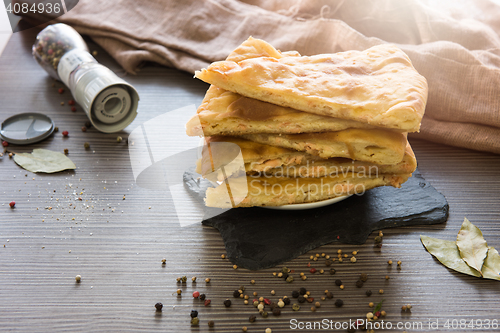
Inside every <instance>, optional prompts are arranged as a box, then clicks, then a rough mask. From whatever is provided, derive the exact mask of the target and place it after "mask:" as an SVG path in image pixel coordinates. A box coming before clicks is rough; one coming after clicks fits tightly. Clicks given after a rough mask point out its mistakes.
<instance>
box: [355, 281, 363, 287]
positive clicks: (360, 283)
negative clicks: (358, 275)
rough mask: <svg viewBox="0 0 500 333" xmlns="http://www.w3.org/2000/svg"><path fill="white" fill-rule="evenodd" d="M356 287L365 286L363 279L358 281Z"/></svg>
mask: <svg viewBox="0 0 500 333" xmlns="http://www.w3.org/2000/svg"><path fill="white" fill-rule="evenodd" d="M356 287H358V288H361V287H363V281H361V280H358V281H356Z"/></svg>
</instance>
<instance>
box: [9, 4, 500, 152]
mask: <svg viewBox="0 0 500 333" xmlns="http://www.w3.org/2000/svg"><path fill="white" fill-rule="evenodd" d="M14 1H15V2H16V1H17V2H29V1H21V0H14ZM68 1H70V0H68ZM29 18H30V19H38V20H40V19H46V17H41V16H39V15H38V16H30V17H29ZM54 20H55V21H57V22H64V23H67V24H69V25H71V26H73V27H74V28H76V30H78V31H79V32H80V33H81V34H85V35H89V36H90V37H91V38H92V39H93V40H94V41H96V42H97V43H98V44H100V45H101V46H102V47H103V48H104V49H105V50H106V51H107V52H109V53H110V54H111V55H112V56H113V57H114V58H115V59H116V60H117V61H118V62H119V63H120V64H121V65H122V66H123V68H124V69H125V70H127V71H128V72H130V73H135V72H137V70H138V69H139V68H140V66H141V64H143V63H144V62H145V61H153V62H157V63H160V64H163V65H166V66H171V67H175V68H178V69H181V70H184V71H188V72H191V73H194V71H195V70H199V69H201V68H203V67H206V66H207V65H208V64H209V63H211V62H213V61H218V60H223V59H225V57H226V56H227V55H228V54H229V52H230V51H232V50H233V49H235V48H236V47H237V46H238V45H240V44H241V42H243V41H244V40H245V39H247V38H248V37H249V36H253V37H256V38H262V39H264V40H266V41H267V42H269V43H270V44H272V45H273V46H275V47H276V48H278V49H280V50H282V51H289V50H297V51H299V52H300V53H301V54H302V55H313V54H318V53H332V52H339V51H346V50H351V49H354V50H364V49H367V48H369V47H371V46H373V45H377V44H380V43H393V44H395V45H397V46H398V47H400V48H401V49H403V50H404V51H405V52H406V53H407V54H408V56H409V57H410V59H411V60H412V62H413V65H414V66H415V68H416V69H417V70H418V71H419V72H420V73H421V74H422V75H423V76H425V77H426V79H427V81H428V84H429V98H428V103H427V109H426V113H425V116H424V119H423V121H422V127H421V131H420V133H418V134H413V135H414V137H418V138H423V139H427V140H431V141H434V142H440V143H444V144H448V145H454V146H459V147H465V148H470V149H476V150H482V151H489V152H494V153H500V36H499V34H500V0H377V1H373V0H345V1H344V0H315V1H308V0H289V1H279V0H242V1H236V0H219V1H215V0H182V1H177V0H147V1H137V0H114V1H100V0H80V1H79V3H78V5H77V6H76V7H75V8H74V9H72V10H71V11H69V12H68V13H66V14H64V15H62V16H60V17H58V18H55V19H54ZM53 22H54V21H53Z"/></svg>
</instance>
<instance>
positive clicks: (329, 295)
mask: <svg viewBox="0 0 500 333" xmlns="http://www.w3.org/2000/svg"><path fill="white" fill-rule="evenodd" d="M326 298H328V299H332V298H333V294H332V292H331V291H329V292H327V293H326Z"/></svg>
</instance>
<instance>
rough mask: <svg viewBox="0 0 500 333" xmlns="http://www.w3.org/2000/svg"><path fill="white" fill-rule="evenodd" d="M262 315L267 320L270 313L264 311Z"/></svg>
mask: <svg viewBox="0 0 500 333" xmlns="http://www.w3.org/2000/svg"><path fill="white" fill-rule="evenodd" d="M260 315H261V316H262V317H264V318H267V316H269V313H267V311H262V312H261V313H260Z"/></svg>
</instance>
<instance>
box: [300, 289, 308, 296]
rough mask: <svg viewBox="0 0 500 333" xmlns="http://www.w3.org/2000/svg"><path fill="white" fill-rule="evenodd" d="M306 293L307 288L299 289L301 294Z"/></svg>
mask: <svg viewBox="0 0 500 333" xmlns="http://www.w3.org/2000/svg"><path fill="white" fill-rule="evenodd" d="M306 293H307V290H306V288H300V289H299V294H301V295H305V294H306Z"/></svg>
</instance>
